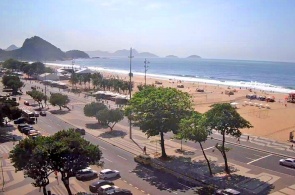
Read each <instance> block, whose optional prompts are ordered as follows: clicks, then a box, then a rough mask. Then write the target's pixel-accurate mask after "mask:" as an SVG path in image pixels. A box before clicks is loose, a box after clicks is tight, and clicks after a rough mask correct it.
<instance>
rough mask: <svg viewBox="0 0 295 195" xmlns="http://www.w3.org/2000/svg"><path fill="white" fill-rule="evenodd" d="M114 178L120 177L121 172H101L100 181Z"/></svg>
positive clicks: (106, 170) (104, 170) (107, 170)
mask: <svg viewBox="0 0 295 195" xmlns="http://www.w3.org/2000/svg"><path fill="white" fill-rule="evenodd" d="M114 177H120V172H119V171H117V170H111V169H103V170H101V171H100V172H99V178H100V179H111V178H114Z"/></svg>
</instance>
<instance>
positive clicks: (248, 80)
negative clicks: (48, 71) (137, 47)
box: [46, 57, 295, 93]
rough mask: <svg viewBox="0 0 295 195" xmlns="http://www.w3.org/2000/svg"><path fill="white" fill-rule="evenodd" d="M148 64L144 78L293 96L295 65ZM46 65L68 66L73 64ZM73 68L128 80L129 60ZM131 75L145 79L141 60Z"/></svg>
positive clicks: (80, 63) (231, 62)
mask: <svg viewBox="0 0 295 195" xmlns="http://www.w3.org/2000/svg"><path fill="white" fill-rule="evenodd" d="M147 61H149V62H150V63H149V64H147V65H148V70H147V75H148V76H152V77H156V78H162V79H176V80H184V81H191V82H202V83H210V84H218V85H228V86H236V87H247V88H253V89H260V90H266V91H275V92H282V93H290V92H295V75H294V74H295V63H287V62H266V61H244V60H214V59H194V58H187V59H183V58H149V59H147ZM46 64H48V65H50V64H51V65H59V66H65V65H70V66H71V64H72V61H56V62H51V63H46ZM74 65H75V67H81V68H82V67H89V68H91V69H95V70H98V71H99V70H104V71H110V72H116V73H122V74H126V76H128V73H129V66H130V60H129V58H128V57H126V58H119V57H118V58H113V57H112V58H104V59H103V58H95V59H76V60H75V62H74ZM132 72H133V74H134V75H142V76H143V75H144V58H132Z"/></svg>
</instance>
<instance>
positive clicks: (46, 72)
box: [44, 61, 47, 108]
mask: <svg viewBox="0 0 295 195" xmlns="http://www.w3.org/2000/svg"><path fill="white" fill-rule="evenodd" d="M44 65H45V67H46V61H45V62H44ZM46 76H47V71H46V68H45V82H44V84H45V89H44V91H45V108H46V106H47V96H46V83H47V82H46Z"/></svg>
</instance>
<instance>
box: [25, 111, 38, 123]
mask: <svg viewBox="0 0 295 195" xmlns="http://www.w3.org/2000/svg"><path fill="white" fill-rule="evenodd" d="M22 116H23V117H24V118H25V119H26V121H27V123H35V113H34V112H31V111H29V110H23V111H22Z"/></svg>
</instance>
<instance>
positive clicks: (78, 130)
mask: <svg viewBox="0 0 295 195" xmlns="http://www.w3.org/2000/svg"><path fill="white" fill-rule="evenodd" d="M75 132H77V133H80V134H81V135H85V134H86V131H85V129H80V128H77V129H75Z"/></svg>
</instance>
